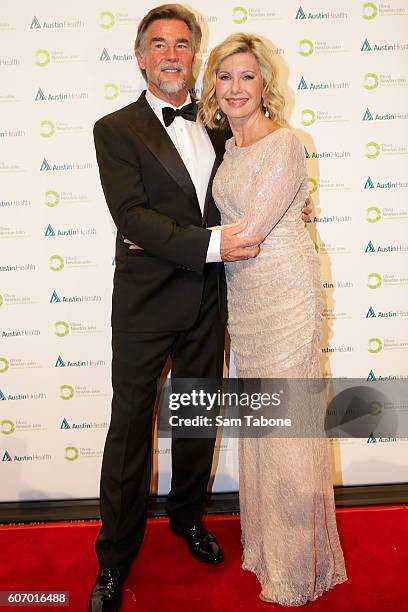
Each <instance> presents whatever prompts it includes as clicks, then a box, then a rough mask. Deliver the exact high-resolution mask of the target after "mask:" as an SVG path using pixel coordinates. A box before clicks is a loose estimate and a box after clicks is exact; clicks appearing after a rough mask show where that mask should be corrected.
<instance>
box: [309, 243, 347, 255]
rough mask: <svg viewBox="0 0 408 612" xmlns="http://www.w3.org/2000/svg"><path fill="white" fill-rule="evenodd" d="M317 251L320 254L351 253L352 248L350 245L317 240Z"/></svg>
mask: <svg viewBox="0 0 408 612" xmlns="http://www.w3.org/2000/svg"><path fill="white" fill-rule="evenodd" d="M314 245H315V249H316V252H317V253H319V254H320V255H350V253H351V250H350V247H349V246H348V245H341V244H333V243H332V242H328V241H325V242H315V243H314Z"/></svg>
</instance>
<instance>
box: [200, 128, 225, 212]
mask: <svg viewBox="0 0 408 612" xmlns="http://www.w3.org/2000/svg"><path fill="white" fill-rule="evenodd" d="M206 130H207V134H208V136H209V137H210V140H211V142H212V145H213V147H214V151H215V160H214V165H213V167H212V170H211V176H210V180H209V183H208V187H207V193H206V196H205V203H204V211H203V222H204V221H205V218H206V216H207V213H208V208H209V206H210V202H211V200H212V185H213V180H214V177H215V175H216V172H217V170H218V168H219V166H220V165H221V162H222V159H223V156H224V151H225V132H224V131H221V130H210V129H209V128H206Z"/></svg>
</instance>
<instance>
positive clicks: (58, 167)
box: [39, 157, 92, 172]
mask: <svg viewBox="0 0 408 612" xmlns="http://www.w3.org/2000/svg"><path fill="white" fill-rule="evenodd" d="M91 169H92V164H91V162H82V163H80V162H77V161H70V162H62V163H55V162H52V161H50V160H48V159H47V158H46V157H44V159H43V160H42V162H41V164H40V167H39V170H40V172H75V171H76V170H91Z"/></svg>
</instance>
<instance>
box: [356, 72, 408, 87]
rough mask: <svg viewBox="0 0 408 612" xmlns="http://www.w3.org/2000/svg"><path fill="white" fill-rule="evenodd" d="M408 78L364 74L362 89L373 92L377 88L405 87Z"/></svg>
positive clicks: (370, 73)
mask: <svg viewBox="0 0 408 612" xmlns="http://www.w3.org/2000/svg"><path fill="white" fill-rule="evenodd" d="M407 84H408V78H407V77H406V76H395V75H392V74H389V73H388V74H381V73H379V74H376V73H375V72H366V73H365V75H364V77H363V87H364V89H366V90H367V91H373V90H375V89H377V87H406V86H407Z"/></svg>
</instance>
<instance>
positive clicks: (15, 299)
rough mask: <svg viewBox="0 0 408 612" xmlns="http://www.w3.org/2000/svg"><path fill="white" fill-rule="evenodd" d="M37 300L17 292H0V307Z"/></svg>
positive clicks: (30, 302) (26, 303)
mask: <svg viewBox="0 0 408 612" xmlns="http://www.w3.org/2000/svg"><path fill="white" fill-rule="evenodd" d="M36 303H37V302H35V301H34V299H33V298H32V297H31V296H30V295H25V294H24V293H23V294H17V293H2V294H0V307H1V308H3V307H5V306H21V305H24V304H25V305H30V304H36Z"/></svg>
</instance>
